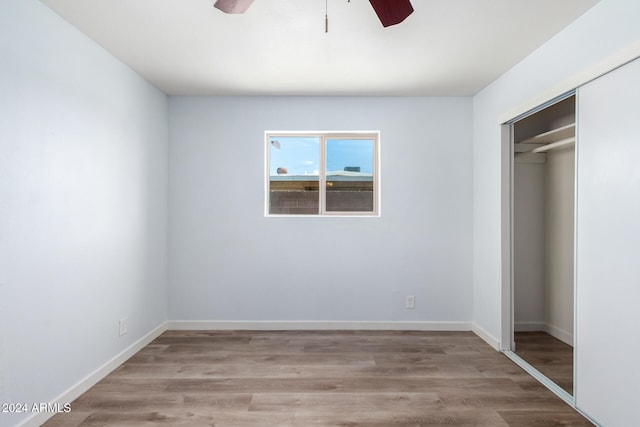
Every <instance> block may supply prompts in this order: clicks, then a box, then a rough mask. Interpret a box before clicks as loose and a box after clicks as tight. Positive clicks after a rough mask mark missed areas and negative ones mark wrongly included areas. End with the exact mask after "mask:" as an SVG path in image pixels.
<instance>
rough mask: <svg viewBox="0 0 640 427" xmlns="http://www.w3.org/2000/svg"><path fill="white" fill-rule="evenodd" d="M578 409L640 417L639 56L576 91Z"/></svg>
mask: <svg viewBox="0 0 640 427" xmlns="http://www.w3.org/2000/svg"><path fill="white" fill-rule="evenodd" d="M577 155H578V166H577V229H576V231H577V235H576V237H577V247H576V280H577V288H576V303H577V304H576V333H577V341H576V343H577V346H576V349H577V359H576V374H577V376H576V387H577V388H576V396H575V397H576V406H577V407H578V408H580V409H582V410H583V411H585V413H587V414H589V415H590V416H591V417H593V418H594V419H595V420H596V421H598V422H599V423H601V424H602V425H606V426H629V425H637V424H636V423H637V422H638V420H640V405H639V404H638V385H639V384H640V362H639V361H640V60H636V61H635V62H632V63H631V64H628V65H626V66H624V67H622V68H620V69H618V70H615V71H613V72H611V73H609V74H607V75H605V76H603V77H601V78H598V79H597V80H595V81H593V82H591V83H589V84H587V85H585V86H584V87H582V88H580V89H579V92H578V154H577Z"/></svg>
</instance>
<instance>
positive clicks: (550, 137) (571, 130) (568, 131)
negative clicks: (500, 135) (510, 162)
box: [518, 123, 576, 144]
mask: <svg viewBox="0 0 640 427" xmlns="http://www.w3.org/2000/svg"><path fill="white" fill-rule="evenodd" d="M575 135H576V124H575V123H571V124H569V125H566V126H562V127H559V128H557V129H553V130H550V131H549V132H545V133H541V134H539V135H536V136H533V137H531V138H527V139H525V140H522V141H520V142H518V144H551V143H553V142H557V141H560V140H563V139H567V138H571V137H575Z"/></svg>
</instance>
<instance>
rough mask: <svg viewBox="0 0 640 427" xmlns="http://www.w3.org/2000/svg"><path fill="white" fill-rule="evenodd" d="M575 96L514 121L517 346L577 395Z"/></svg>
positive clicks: (525, 357) (522, 354) (526, 357)
mask: <svg viewBox="0 0 640 427" xmlns="http://www.w3.org/2000/svg"><path fill="white" fill-rule="evenodd" d="M575 105H576V99H575V95H569V96H567V97H566V98H564V99H561V100H560V101H557V102H555V103H554V104H552V105H549V106H547V107H545V108H543V109H541V110H539V111H537V112H535V113H532V114H530V115H528V116H526V117H524V118H522V119H520V120H518V121H515V122H514V123H513V124H512V131H511V135H512V138H513V144H512V148H513V152H512V155H513V162H512V165H513V171H512V179H513V181H512V193H513V199H512V200H513V206H512V227H513V229H512V236H513V243H512V251H513V252H512V261H513V339H514V340H513V347H514V348H512V350H513V351H514V352H515V353H516V355H517V356H519V357H520V358H521V359H523V360H524V361H526V362H527V363H528V364H529V365H531V366H533V367H534V368H535V369H536V370H538V371H539V372H540V373H542V374H543V375H544V376H546V377H547V378H548V379H550V380H551V381H553V382H554V383H555V384H556V385H557V386H559V387H560V388H561V389H563V390H564V391H566V392H567V393H568V394H570V395H573V372H574V370H573V361H574V357H573V345H574V344H573V343H574V339H573V330H574V325H573V322H574V296H573V292H574V218H575V214H574V200H575V163H576V162H575V141H576V138H575V135H576V132H575V129H576V124H575V122H576V120H575V117H576V114H575V113H576V108H575Z"/></svg>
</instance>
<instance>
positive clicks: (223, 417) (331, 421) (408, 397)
mask: <svg viewBox="0 0 640 427" xmlns="http://www.w3.org/2000/svg"><path fill="white" fill-rule="evenodd" d="M71 407H72V411H71V412H70V413H67V414H58V415H56V416H55V417H53V418H52V419H51V420H49V422H47V423H46V424H45V426H47V427H54V426H65V427H70V426H119V427H121V426H156V425H159V426H172V427H181V426H216V427H220V426H233V427H245V426H260V427H267V426H304V427H313V426H343V427H355V426H371V427H374V426H375V427H389V426H438V425H447V426H456V425H457V426H522V427H525V426H585V425H591V424H590V423H589V422H588V421H587V420H586V419H584V418H583V417H582V416H580V415H579V414H578V413H577V412H575V411H574V410H573V409H572V408H571V407H569V406H568V405H566V404H565V403H564V402H562V401H561V400H560V399H559V398H557V397H556V396H555V395H553V394H552V393H551V392H549V391H548V390H547V389H545V388H544V387H543V386H541V385H540V384H539V383H538V382H537V381H536V380H534V379H533V378H532V377H530V376H529V375H527V374H526V373H525V372H524V371H522V370H521V369H520V368H519V367H517V366H516V365H515V364H514V363H512V362H511V361H510V360H509V359H507V358H506V357H505V356H504V355H502V354H501V353H498V352H496V351H495V350H493V349H492V348H490V347H489V346H488V345H487V344H486V343H484V342H483V341H482V340H481V339H480V338H478V337H477V336H475V335H474V334H473V333H470V332H415V331H412V332H397V331H396V332H393V331H312V332H309V331H275V332H264V331H263V332H254V331H251V332H249V331H238V332H232V331H226V332H225V331H219V332H204V331H190V332H185V331H169V332H165V333H164V334H162V335H161V336H160V337H159V338H157V339H156V340H155V341H153V342H152V343H151V344H149V345H148V346H147V347H145V348H144V349H143V350H142V351H140V352H139V353H137V354H136V355H134V356H133V357H132V358H131V359H129V360H128V361H127V362H126V363H124V364H123V365H122V366H120V367H119V368H117V369H116V370H115V371H114V372H113V373H111V374H110V375H109V376H107V377H106V378H105V379H104V380H102V381H101V382H99V383H98V384H97V385H95V386H94V387H93V388H92V389H90V390H89V391H88V392H87V393H85V394H84V395H82V396H81V397H79V398H78V399H77V400H76V401H74V402H72V404H71Z"/></svg>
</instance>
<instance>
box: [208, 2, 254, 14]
mask: <svg viewBox="0 0 640 427" xmlns="http://www.w3.org/2000/svg"><path fill="white" fill-rule="evenodd" d="M251 3H253V0H216V2H215V3H214V4H213V7H215V8H216V9H220V10H221V11H223V12H224V13H245V12H246V11H247V9H249V6H251Z"/></svg>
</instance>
